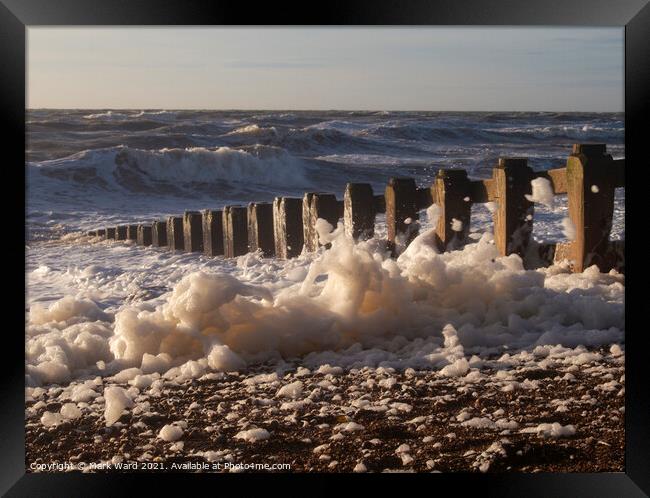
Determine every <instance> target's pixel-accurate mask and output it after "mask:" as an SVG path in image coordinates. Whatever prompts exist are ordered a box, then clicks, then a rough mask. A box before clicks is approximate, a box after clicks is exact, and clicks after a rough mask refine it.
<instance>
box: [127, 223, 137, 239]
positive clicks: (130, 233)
mask: <svg viewBox="0 0 650 498" xmlns="http://www.w3.org/2000/svg"><path fill="white" fill-rule="evenodd" d="M126 239H127V240H138V225H128V226H127V227H126Z"/></svg>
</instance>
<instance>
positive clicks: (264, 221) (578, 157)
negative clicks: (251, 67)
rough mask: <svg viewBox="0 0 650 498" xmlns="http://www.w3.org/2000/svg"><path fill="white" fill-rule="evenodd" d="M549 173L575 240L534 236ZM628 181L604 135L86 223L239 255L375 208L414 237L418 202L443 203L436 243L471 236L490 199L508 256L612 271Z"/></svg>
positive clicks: (299, 246)
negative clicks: (561, 159)
mask: <svg viewBox="0 0 650 498" xmlns="http://www.w3.org/2000/svg"><path fill="white" fill-rule="evenodd" d="M540 177H541V178H545V179H547V180H548V181H549V182H550V184H551V187H552V189H553V193H554V195H559V194H566V195H567V197H568V209H569V218H570V220H571V222H572V224H573V226H574V228H575V237H574V238H573V240H572V241H571V242H557V243H545V244H534V243H533V239H532V230H533V222H534V203H533V202H531V201H529V200H528V199H527V198H526V195H530V194H532V186H531V181H532V180H534V179H535V178H540ZM624 186H625V159H619V160H614V159H613V158H612V156H611V155H609V154H607V151H606V146H605V145H604V144H575V145H574V146H573V150H572V152H571V154H570V155H569V157H568V159H567V162H566V166H565V167H562V168H556V169H550V170H545V171H533V170H532V169H531V168H530V166H528V161H527V159H526V158H501V159H499V161H498V164H497V165H495V167H494V168H493V170H492V178H490V179H487V180H472V179H470V178H469V177H468V175H467V172H466V171H465V170H463V169H441V170H439V171H438V173H437V175H436V178H435V180H434V182H433V183H432V184H431V185H430V186H428V187H417V185H416V183H415V180H413V179H412V178H391V179H390V181H389V183H388V185H387V186H386V189H385V191H384V193H383V194H375V193H374V192H373V189H372V187H371V186H370V184H367V183H349V184H348V185H347V186H346V188H345V192H344V194H343V198H342V199H341V200H339V199H337V198H336V196H335V195H334V194H332V193H327V192H307V193H305V195H304V196H303V198H302V199H301V198H294V197H276V198H275V200H274V201H273V203H265V202H260V203H258V202H252V203H250V204H248V206H225V207H224V208H223V209H222V210H204V211H202V212H198V211H186V212H185V213H184V214H183V216H170V217H169V218H167V220H158V221H154V222H153V223H150V224H144V223H142V224H140V225H118V226H116V227H106V228H102V229H98V230H93V231H91V232H88V235H92V236H96V237H100V238H105V239H114V240H134V241H136V243H137V244H139V245H143V246H148V245H153V246H155V247H167V248H168V249H170V250H176V251H187V252H202V253H203V254H205V255H207V256H224V257H227V258H232V257H237V256H240V255H242V254H246V253H248V252H249V251H256V250H261V251H262V253H263V254H264V256H267V257H277V258H293V257H296V256H298V255H300V254H301V253H302V251H303V250H305V251H308V252H311V251H316V250H317V249H318V248H319V246H320V245H321V244H320V242H319V240H318V234H317V231H316V228H315V225H316V220H318V219H319V218H322V219H324V220H326V221H327V222H328V223H330V224H331V225H332V226H336V224H337V222H338V221H340V220H343V223H344V226H345V233H346V234H347V236H349V237H353V238H354V239H355V240H364V239H368V238H371V237H372V236H373V235H374V227H375V218H376V216H377V214H380V213H385V215H386V233H387V240H386V243H387V248H388V249H389V250H391V251H392V252H393V254H394V253H395V249H396V247H397V245H398V242H401V243H406V244H408V243H409V242H410V241H411V240H413V239H414V238H415V237H416V236H417V234H418V224H417V223H416V222H417V220H418V219H419V212H420V211H422V210H423V209H427V208H429V207H430V206H431V205H432V204H437V206H438V208H439V218H438V224H437V227H436V243H437V245H438V248H439V249H440V251H448V250H452V249H458V248H461V247H462V246H463V245H464V244H467V243H468V242H469V227H470V218H471V208H472V205H473V204H478V203H488V202H491V203H494V209H492V211H493V222H494V241H495V244H496V247H497V249H498V250H499V253H500V254H501V255H503V256H507V255H509V254H518V255H520V256H521V257H522V258H523V259H524V263H525V264H527V263H528V262H530V261H532V259H536V260H537V262H539V260H540V259H541V260H542V261H543V262H545V263H546V264H551V263H553V262H554V261H561V260H564V259H566V260H569V262H570V265H571V269H572V271H574V272H581V271H583V270H584V269H585V268H587V267H588V266H591V265H594V264H595V265H598V267H599V269H600V270H601V271H603V272H607V271H609V270H611V269H612V268H614V269H616V270H618V271H621V272H624V269H625V241H624V240H620V241H611V240H609V237H610V233H611V228H612V220H613V214H614V190H615V189H616V188H619V187H624Z"/></svg>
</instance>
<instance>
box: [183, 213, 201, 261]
mask: <svg viewBox="0 0 650 498" xmlns="http://www.w3.org/2000/svg"><path fill="white" fill-rule="evenodd" d="M183 245H184V247H185V252H203V219H202V216H201V213H200V212H198V211H185V213H184V214H183Z"/></svg>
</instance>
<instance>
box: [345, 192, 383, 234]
mask: <svg viewBox="0 0 650 498" xmlns="http://www.w3.org/2000/svg"><path fill="white" fill-rule="evenodd" d="M381 197H382V201H383V196H381ZM379 203H380V201H379V200H377V201H375V196H374V195H373V192H372V187H371V186H370V184H369V183H348V184H347V186H346V187H345V194H344V196H343V223H344V225H345V233H346V235H347V236H348V237H352V238H353V239H354V240H365V239H370V238H372V236H373V235H374V233H375V213H376V207H375V205H376V204H379ZM381 204H382V205H383V207H384V210H385V209H386V208H385V204H384V203H383V202H381Z"/></svg>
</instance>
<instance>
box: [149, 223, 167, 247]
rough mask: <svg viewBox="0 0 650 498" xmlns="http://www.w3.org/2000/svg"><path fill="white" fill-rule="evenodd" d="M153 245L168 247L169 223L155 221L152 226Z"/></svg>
mask: <svg viewBox="0 0 650 498" xmlns="http://www.w3.org/2000/svg"><path fill="white" fill-rule="evenodd" d="M151 245H152V246H154V247H167V223H165V222H164V221H154V222H153V223H152V224H151Z"/></svg>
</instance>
